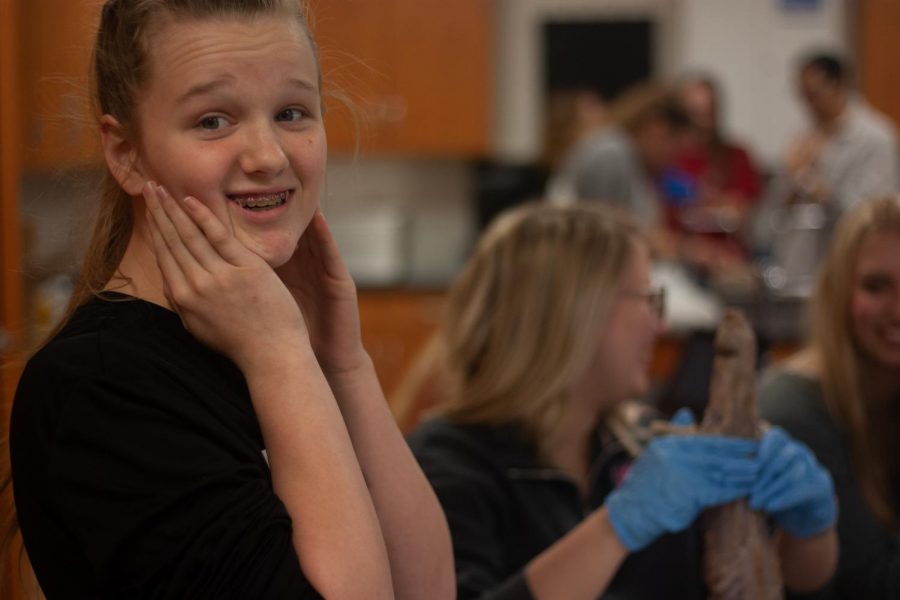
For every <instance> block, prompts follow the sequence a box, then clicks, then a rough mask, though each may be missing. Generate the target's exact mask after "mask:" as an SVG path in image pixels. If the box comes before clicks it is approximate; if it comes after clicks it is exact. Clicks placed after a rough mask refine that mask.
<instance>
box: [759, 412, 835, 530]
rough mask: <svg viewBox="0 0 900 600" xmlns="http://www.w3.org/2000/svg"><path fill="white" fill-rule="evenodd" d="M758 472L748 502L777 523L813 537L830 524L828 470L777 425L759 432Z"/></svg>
mask: <svg viewBox="0 0 900 600" xmlns="http://www.w3.org/2000/svg"><path fill="white" fill-rule="evenodd" d="M759 462H760V468H761V472H760V475H759V479H758V480H757V481H756V483H755V484H754V485H753V491H752V494H751V495H750V506H751V507H752V508H753V509H755V510H762V511H765V512H768V513H770V514H771V515H772V517H773V518H774V519H775V522H776V523H777V524H778V526H779V527H781V528H782V529H784V530H785V531H786V532H788V533H790V534H791V535H793V536H795V537H799V538H810V537H814V536H816V535H818V534H820V533H822V532H823V531H826V530H828V529H829V528H830V527H833V526H834V523H835V521H836V520H837V502H836V500H835V495H834V484H833V483H832V480H831V474H830V473H829V472H828V470H827V469H826V468H825V467H823V466H822V465H820V464H819V462H818V461H817V460H816V457H815V456H814V455H813V453H812V451H811V450H810V449H809V448H807V447H806V446H805V445H804V444H802V443H801V442H798V441H796V440H794V439H793V438H791V437H790V436H789V435H788V434H787V433H785V431H784V430H783V429H781V428H780V427H772V428H770V429H769V430H768V431H766V433H765V434H764V435H763V438H762V441H761V442H760V446H759Z"/></svg>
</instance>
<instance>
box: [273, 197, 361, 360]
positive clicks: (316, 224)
mask: <svg viewBox="0 0 900 600" xmlns="http://www.w3.org/2000/svg"><path fill="white" fill-rule="evenodd" d="M275 272H276V273H277V274H278V276H279V277H280V278H281V280H282V281H283V282H284V284H285V285H286V286H287V288H288V289H289V290H290V292H291V294H292V295H293V297H294V299H295V300H296V302H297V304H298V305H299V306H300V310H301V311H302V312H303V316H304V318H305V320H306V325H307V327H308V329H309V338H310V343H311V344H312V347H313V350H314V351H315V353H316V358H317V359H318V360H319V365H320V366H321V367H322V370H323V372H324V373H325V375H326V376H327V377H329V378H331V377H334V376H340V375H342V374H346V373H350V372H353V371H355V370H356V369H358V368H360V367H362V366H363V365H366V364H367V362H368V360H369V359H368V355H367V354H366V351H365V349H364V348H363V344H362V336H361V334H360V326H359V305H358V303H357V296H356V285H355V284H354V283H353V279H352V278H351V277H350V272H349V271H348V270H347V266H346V265H345V264H344V260H343V259H342V258H341V254H340V251H339V250H338V247H337V244H336V243H335V241H334V237H333V236H332V235H331V230H330V229H329V227H328V224H327V223H326V222H325V217H324V216H322V213H316V215H315V216H314V217H313V219H312V221H311V222H310V224H309V226H308V227H307V228H306V231H304V232H303V235H302V236H301V237H300V242H299V243H298V244H297V250H296V251H295V252H294V255H293V256H292V257H291V259H290V260H289V261H288V262H287V263H286V264H284V265H283V266H281V267H279V268H277V269H275Z"/></svg>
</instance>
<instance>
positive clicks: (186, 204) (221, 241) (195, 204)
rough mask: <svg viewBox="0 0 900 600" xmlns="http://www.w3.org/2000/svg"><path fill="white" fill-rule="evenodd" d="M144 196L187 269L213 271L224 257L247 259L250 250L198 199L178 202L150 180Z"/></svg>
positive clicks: (237, 261)
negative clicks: (197, 268)
mask: <svg viewBox="0 0 900 600" xmlns="http://www.w3.org/2000/svg"><path fill="white" fill-rule="evenodd" d="M144 197H145V198H146V199H147V206H148V207H149V208H150V211H151V214H152V215H153V217H154V222H155V223H156V225H157V227H158V228H159V231H160V233H161V234H162V237H163V240H164V241H165V242H166V244H167V245H168V246H169V248H170V249H171V250H172V254H173V256H174V257H175V259H176V260H177V261H178V262H179V264H180V265H181V266H182V269H184V270H185V271H186V272H188V271H189V270H191V269H195V268H196V266H198V265H199V266H200V267H202V268H203V269H204V270H205V271H207V272H211V271H213V270H214V269H215V268H216V267H218V266H220V265H221V263H222V259H225V261H226V262H228V263H231V264H233V265H241V264H243V262H244V261H245V259H246V255H247V253H248V252H249V251H248V250H246V248H243V246H242V245H241V244H240V242H238V241H237V240H236V239H235V238H234V236H233V235H232V234H231V232H230V231H229V229H228V228H227V227H226V226H225V225H224V224H223V223H222V221H221V220H220V219H219V218H218V217H216V216H215V215H214V214H213V213H212V211H211V210H210V209H209V208H208V207H207V206H205V205H204V204H203V203H201V202H199V201H198V200H197V199H196V198H192V197H190V196H189V197H187V198H185V199H184V200H183V201H182V203H178V202H176V201H175V200H174V198H172V196H171V195H170V194H169V193H168V192H167V191H166V190H165V188H163V187H162V186H156V185H154V184H152V183H150V182H148V183H147V186H146V187H145V189H144ZM182 204H183V206H182ZM195 263H196V264H195Z"/></svg>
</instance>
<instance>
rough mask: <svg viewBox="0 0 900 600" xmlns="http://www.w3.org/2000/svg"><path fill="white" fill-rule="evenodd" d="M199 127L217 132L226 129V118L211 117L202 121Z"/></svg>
mask: <svg viewBox="0 0 900 600" xmlns="http://www.w3.org/2000/svg"><path fill="white" fill-rule="evenodd" d="M198 125H199V126H200V128H201V129H207V130H209V131H215V130H216V129H222V128H223V127H225V125H226V122H225V117H217V116H209V117H203V118H202V119H200V123H199V124H198Z"/></svg>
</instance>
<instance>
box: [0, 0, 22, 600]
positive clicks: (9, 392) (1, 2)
mask: <svg viewBox="0 0 900 600" xmlns="http://www.w3.org/2000/svg"><path fill="white" fill-rule="evenodd" d="M19 9H20V4H19V0H0V82H4V83H3V84H2V85H0V440H2V442H0V490H2V492H0V514H4V515H5V514H6V510H8V509H9V508H10V507H11V505H12V501H13V499H12V490H11V488H9V487H8V486H3V485H2V484H3V483H5V482H4V481H3V480H4V479H5V478H6V477H8V476H9V471H8V468H9V455H8V451H9V445H8V443H7V441H6V440H7V439H8V435H9V429H8V426H9V409H10V407H11V406H12V396H13V391H14V390H15V385H16V382H17V380H18V374H19V364H18V361H16V360H15V355H14V351H15V350H16V349H18V348H19V341H20V340H21V339H22V328H23V320H22V280H21V276H20V270H21V269H20V234H19V181H20V179H21V154H20V152H21V150H20V149H21V146H22V144H21V133H20V132H21V128H20V119H21V110H20V107H21V98H20V96H19V86H17V85H8V84H7V83H6V82H15V81H17V78H18V73H19V68H18V67H19V65H18V60H19V46H18V43H19V30H18V27H17V25H18V23H19V22H20V21H19V19H20V18H21V13H20V11H19ZM2 533H5V532H2ZM20 548H21V543H20V541H19V538H18V536H17V538H16V540H14V541H13V543H12V544H11V546H10V548H8V554H7V556H6V560H5V561H4V562H2V563H0V597H2V598H9V599H10V600H21V599H22V598H24V596H23V594H22V587H21V582H20V578H19V577H18V576H17V575H18V567H19V560H18V559H19V550H20Z"/></svg>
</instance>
